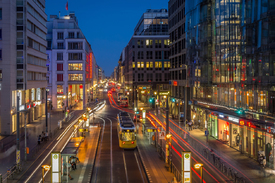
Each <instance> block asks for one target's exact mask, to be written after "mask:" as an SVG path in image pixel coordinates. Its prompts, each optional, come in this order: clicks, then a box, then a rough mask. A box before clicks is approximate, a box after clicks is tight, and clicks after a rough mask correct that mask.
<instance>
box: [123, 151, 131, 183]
mask: <svg viewBox="0 0 275 183" xmlns="http://www.w3.org/2000/svg"><path fill="white" fill-rule="evenodd" d="M122 155H123V161H124V168H125V174H126V181H127V183H128V182H129V180H128V173H127V166H126V160H125V155H124V151H123V152H122Z"/></svg>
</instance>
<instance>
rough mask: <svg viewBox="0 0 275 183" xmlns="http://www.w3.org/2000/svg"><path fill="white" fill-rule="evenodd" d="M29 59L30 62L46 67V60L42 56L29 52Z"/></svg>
mask: <svg viewBox="0 0 275 183" xmlns="http://www.w3.org/2000/svg"><path fill="white" fill-rule="evenodd" d="M27 60H28V64H33V65H38V66H42V67H46V60H45V59H42V58H40V57H36V56H33V55H29V54H28V57H27Z"/></svg>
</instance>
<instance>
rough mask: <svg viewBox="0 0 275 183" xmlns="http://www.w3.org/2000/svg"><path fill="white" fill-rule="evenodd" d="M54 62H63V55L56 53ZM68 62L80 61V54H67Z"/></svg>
mask: <svg viewBox="0 0 275 183" xmlns="http://www.w3.org/2000/svg"><path fill="white" fill-rule="evenodd" d="M56 60H63V53H61V52H58V53H56ZM68 60H82V53H68Z"/></svg>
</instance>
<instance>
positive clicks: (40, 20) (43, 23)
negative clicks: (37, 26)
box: [27, 3, 46, 27]
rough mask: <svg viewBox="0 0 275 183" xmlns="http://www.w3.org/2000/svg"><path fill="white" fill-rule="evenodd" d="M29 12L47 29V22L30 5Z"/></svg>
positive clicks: (28, 6)
mask: <svg viewBox="0 0 275 183" xmlns="http://www.w3.org/2000/svg"><path fill="white" fill-rule="evenodd" d="M27 11H28V12H29V13H30V14H31V15H32V16H33V17H34V18H36V19H37V20H38V21H39V22H40V23H41V24H42V25H44V26H45V27H46V20H45V19H44V18H43V17H42V16H41V15H40V14H39V13H38V12H37V11H36V10H35V9H34V8H33V7H32V6H31V5H30V4H29V3H28V5H27Z"/></svg>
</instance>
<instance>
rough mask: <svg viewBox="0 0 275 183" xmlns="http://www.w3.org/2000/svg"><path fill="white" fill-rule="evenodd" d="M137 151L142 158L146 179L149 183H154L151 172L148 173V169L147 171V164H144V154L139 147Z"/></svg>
mask: <svg viewBox="0 0 275 183" xmlns="http://www.w3.org/2000/svg"><path fill="white" fill-rule="evenodd" d="M137 151H138V154H139V157H140V159H141V165H142V167H143V170H144V172H145V175H146V179H147V181H148V182H150V183H151V182H153V181H152V180H151V176H150V174H149V171H148V169H147V167H146V165H145V163H144V160H143V157H142V154H141V153H140V150H139V147H138V146H137Z"/></svg>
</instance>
